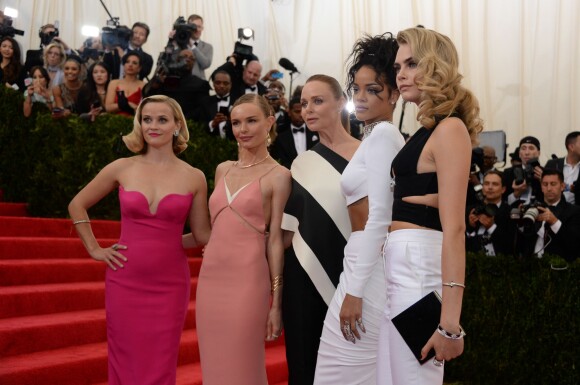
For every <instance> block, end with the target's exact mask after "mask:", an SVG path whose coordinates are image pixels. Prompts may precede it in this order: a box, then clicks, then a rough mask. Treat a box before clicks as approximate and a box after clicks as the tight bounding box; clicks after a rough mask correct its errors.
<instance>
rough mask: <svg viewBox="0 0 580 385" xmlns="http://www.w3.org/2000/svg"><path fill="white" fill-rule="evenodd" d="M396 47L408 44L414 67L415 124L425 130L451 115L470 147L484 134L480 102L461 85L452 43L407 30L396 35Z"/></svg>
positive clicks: (431, 34)
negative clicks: (418, 93) (462, 127)
mask: <svg viewBox="0 0 580 385" xmlns="http://www.w3.org/2000/svg"><path fill="white" fill-rule="evenodd" d="M397 41H398V43H399V44H408V45H409V47H410V48H411V52H412V53H413V59H414V60H415V62H416V63H417V76H416V77H415V83H416V84H417V87H418V88H419V90H420V91H421V102H420V103H419V111H418V112H417V120H418V121H419V122H420V123H421V125H422V126H424V127H426V128H429V129H431V128H433V127H435V126H436V125H437V123H438V122H439V121H440V120H442V119H444V118H446V117H449V116H451V115H456V116H457V117H459V118H460V119H461V120H462V121H463V123H464V124H465V126H466V127H467V131H468V132H469V136H470V137H471V141H472V143H475V142H476V141H477V134H479V133H480V132H481V131H482V130H483V121H482V120H481V119H480V118H479V102H478V101H477V98H476V97H475V96H474V95H473V93H472V92H471V91H469V90H468V89H467V88H465V87H464V86H463V85H461V80H462V79H463V75H461V74H460V73H459V56H458V54H457V50H456V49H455V46H454V45H453V42H452V41H451V39H449V38H448V37H447V36H445V35H442V34H440V33H438V32H435V31H432V30H429V29H425V28H409V29H406V30H404V31H401V32H399V33H398V35H397Z"/></svg>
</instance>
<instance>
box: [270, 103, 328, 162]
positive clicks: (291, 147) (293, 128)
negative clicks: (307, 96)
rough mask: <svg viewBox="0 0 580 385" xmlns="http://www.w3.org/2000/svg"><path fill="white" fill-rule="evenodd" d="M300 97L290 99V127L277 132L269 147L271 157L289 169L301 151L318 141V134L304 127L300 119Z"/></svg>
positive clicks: (302, 120) (304, 124)
mask: <svg viewBox="0 0 580 385" xmlns="http://www.w3.org/2000/svg"><path fill="white" fill-rule="evenodd" d="M301 112H302V105H301V104H300V99H297V98H295V99H292V100H290V103H289V104H288V117H289V118H290V128H289V129H287V130H284V131H282V132H280V133H279V135H278V136H277V137H276V140H275V141H274V144H273V145H272V148H271V151H270V152H271V154H272V157H273V158H274V159H276V160H278V161H279V162H280V164H281V165H283V166H284V167H286V168H288V169H290V166H291V165H292V162H293V161H294V159H296V157H297V156H298V155H299V154H301V153H302V152H304V151H306V150H309V149H310V148H312V146H314V145H315V144H316V143H318V141H319V139H318V136H316V134H315V133H314V132H312V131H310V130H309V129H308V127H306V123H304V119H302V115H301Z"/></svg>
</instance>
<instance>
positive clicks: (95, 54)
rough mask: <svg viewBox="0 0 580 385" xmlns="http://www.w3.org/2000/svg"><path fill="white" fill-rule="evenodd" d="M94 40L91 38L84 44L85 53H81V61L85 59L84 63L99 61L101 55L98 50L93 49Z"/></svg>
mask: <svg viewBox="0 0 580 385" xmlns="http://www.w3.org/2000/svg"><path fill="white" fill-rule="evenodd" d="M93 44H94V41H93V38H92V37H89V38H87V40H85V42H84V43H83V46H84V49H83V52H82V53H81V59H83V62H85V63H86V62H87V61H89V60H99V58H100V56H101V53H102V52H99V50H98V49H96V48H93Z"/></svg>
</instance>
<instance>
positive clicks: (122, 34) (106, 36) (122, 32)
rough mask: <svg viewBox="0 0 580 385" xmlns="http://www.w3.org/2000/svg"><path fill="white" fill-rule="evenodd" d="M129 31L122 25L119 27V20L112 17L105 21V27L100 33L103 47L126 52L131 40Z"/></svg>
mask: <svg viewBox="0 0 580 385" xmlns="http://www.w3.org/2000/svg"><path fill="white" fill-rule="evenodd" d="M131 33H132V32H131V30H130V29H129V28H127V27H125V26H124V25H119V18H118V17H114V18H112V19H111V20H108V21H107V26H106V27H103V29H102V31H101V42H102V43H103V47H121V48H122V49H123V50H126V49H127V47H129V40H131Z"/></svg>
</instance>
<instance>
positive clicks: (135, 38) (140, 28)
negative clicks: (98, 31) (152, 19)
mask: <svg viewBox="0 0 580 385" xmlns="http://www.w3.org/2000/svg"><path fill="white" fill-rule="evenodd" d="M150 32H151V30H150V29H149V26H148V25H147V24H145V23H142V22H140V21H138V22H136V23H135V24H133V27H132V28H131V36H130V38H129V45H128V46H127V48H126V49H123V48H122V47H119V46H117V47H105V50H106V51H107V52H106V53H105V55H104V56H103V61H104V62H105V64H107V65H108V66H109V68H110V69H111V76H112V78H113V79H122V78H123V77H124V76H125V73H124V69H123V65H122V62H121V59H122V58H123V56H125V55H126V54H127V53H128V52H129V51H137V52H138V53H139V56H140V57H141V71H140V72H139V79H141V80H143V79H145V78H146V77H148V76H149V74H150V73H151V69H153V58H152V57H151V55H149V54H148V53H147V52H145V51H143V49H142V46H143V44H145V43H146V42H147V38H148V37H149V33H150Z"/></svg>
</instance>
